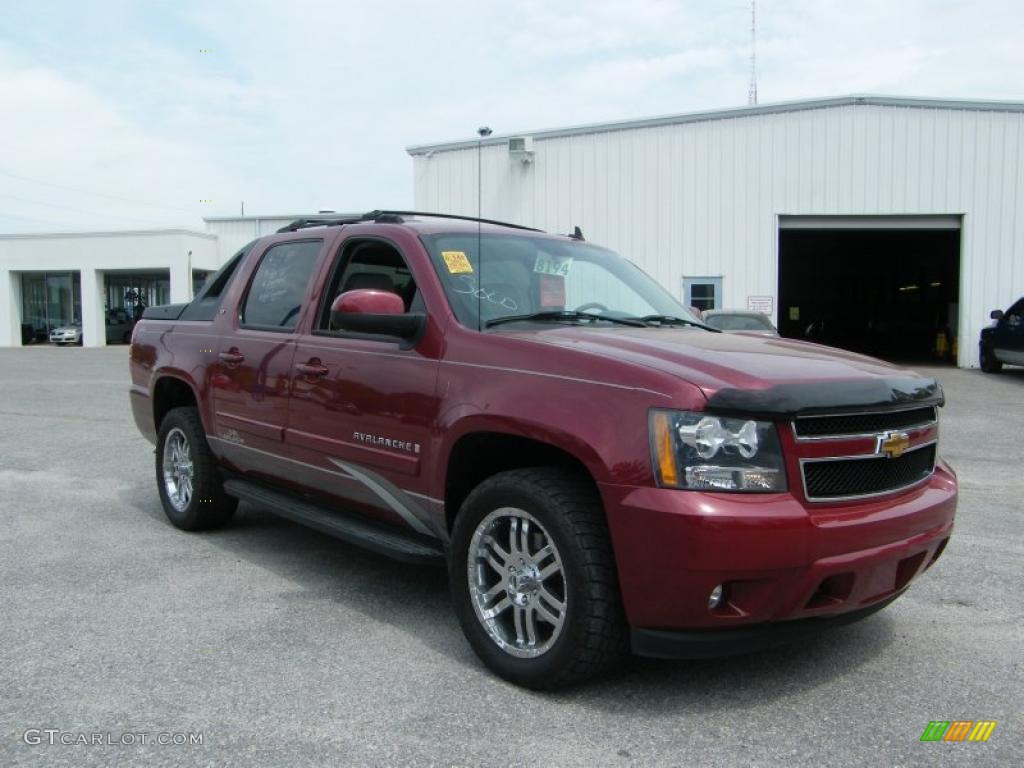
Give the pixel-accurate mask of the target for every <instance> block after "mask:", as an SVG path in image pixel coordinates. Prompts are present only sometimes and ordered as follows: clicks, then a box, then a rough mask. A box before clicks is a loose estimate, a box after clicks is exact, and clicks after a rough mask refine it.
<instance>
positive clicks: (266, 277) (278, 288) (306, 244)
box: [242, 240, 321, 330]
mask: <svg viewBox="0 0 1024 768" xmlns="http://www.w3.org/2000/svg"><path fill="white" fill-rule="evenodd" d="M320 245H321V241H319V240H305V241H302V242H296V243H281V244H280V245H275V246H274V247H273V248H271V249H270V250H268V251H267V252H266V253H265V254H264V255H263V259H262V260H261V261H260V265H259V267H258V268H257V269H256V275H255V276H254V277H253V279H252V284H251V285H250V286H249V294H248V296H246V299H245V307H244V308H243V310H242V325H245V326H255V327H258V328H274V329H278V328H280V329H283V330H290V329H292V328H294V327H295V324H296V323H297V322H298V320H299V312H300V311H301V310H302V300H303V299H304V298H305V296H306V287H307V286H308V285H309V278H310V275H312V274H313V267H314V266H315V265H316V259H317V256H318V255H319V253H320Z"/></svg>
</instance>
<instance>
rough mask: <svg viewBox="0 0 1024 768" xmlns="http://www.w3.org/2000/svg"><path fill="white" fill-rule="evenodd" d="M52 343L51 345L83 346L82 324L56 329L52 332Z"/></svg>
mask: <svg viewBox="0 0 1024 768" xmlns="http://www.w3.org/2000/svg"><path fill="white" fill-rule="evenodd" d="M50 343H51V344H61V345H63V344H81V343H82V325H81V323H72V324H71V325H62V326H60V327H59V328H54V329H53V330H52V331H50Z"/></svg>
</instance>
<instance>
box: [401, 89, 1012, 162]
mask: <svg viewBox="0 0 1024 768" xmlns="http://www.w3.org/2000/svg"><path fill="white" fill-rule="evenodd" d="M846 106H875V107H912V108H918V109H958V110H972V111H979V112H1024V102H1022V101H998V100H985V99H943V98H932V97H910V96H873V95H870V94H854V95H851V96H835V97H832V98H825V99H803V100H797V101H779V102H774V103H771V104H757V105H753V106H746V105H745V106H740V107H724V108H720V109H708V110H700V111H697V112H683V113H679V114H673V115H661V116H655V117H643V118H637V119H632V120H613V121H609V122H605V123H587V124H584V125H577V126H570V127H568V128H553V129H545V130H540V131H520V132H517V133H504V134H501V135H499V136H489V137H488V138H486V139H480V140H477V139H462V140H458V141H446V142H436V143H432V144H414V145H412V146H408V147H406V148H405V151H406V152H407V153H408V154H409V155H411V156H413V157H417V156H422V155H428V154H431V153H433V152H449V151H453V150H459V149H475V148H476V147H477V146H478V145H479V146H484V147H486V146H491V145H498V144H504V143H505V142H507V141H508V139H509V137H510V136H532V137H533V138H535V139H557V138H563V137H566V136H579V135H585V134H588V133H607V132H612V131H625V130H629V129H633V128H656V127H659V126H663V125H677V124H683V123H697V122H704V121H707V120H726V119H731V118H737V117H752V116H756V115H772V114H778V113H780V112H802V111H805V110H811V109H827V108H829V107H846Z"/></svg>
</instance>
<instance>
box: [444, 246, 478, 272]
mask: <svg viewBox="0 0 1024 768" xmlns="http://www.w3.org/2000/svg"><path fill="white" fill-rule="evenodd" d="M441 258H442V259H444V265H445V266H446V267H448V273H449V274H452V275H468V274H472V272H473V265H472V264H470V263H469V259H467V258H466V253H465V251H441Z"/></svg>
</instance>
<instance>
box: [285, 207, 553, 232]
mask: <svg viewBox="0 0 1024 768" xmlns="http://www.w3.org/2000/svg"><path fill="white" fill-rule="evenodd" d="M403 216H430V217H433V218H438V219H458V220H459V221H478V222H480V223H481V224H497V225H498V226H501V227H511V228H512V229H525V230H527V231H529V232H541V231H542V230H540V229H537V228H535V227H525V226H523V225H522V224H511V223H510V222H507V221H497V220H495V219H480V218H477V217H476V216H458V215H456V214H454V213H428V212H426V211H381V210H376V211H368V212H367V213H363V214H351V215H347V216H308V217H306V218H303V219H296V220H295V221H293V222H292V223H291V224H288V225H286V226H283V227H281V228H280V229H279V230H277V231H278V232H295V231H297V230H300V229H306V228H307V227H341V226H344V225H345V224H360V223H363V222H367V221H373V222H376V223H378V224H401V223H403V222H404V221H405V219H403V218H402V217H403Z"/></svg>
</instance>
